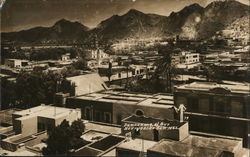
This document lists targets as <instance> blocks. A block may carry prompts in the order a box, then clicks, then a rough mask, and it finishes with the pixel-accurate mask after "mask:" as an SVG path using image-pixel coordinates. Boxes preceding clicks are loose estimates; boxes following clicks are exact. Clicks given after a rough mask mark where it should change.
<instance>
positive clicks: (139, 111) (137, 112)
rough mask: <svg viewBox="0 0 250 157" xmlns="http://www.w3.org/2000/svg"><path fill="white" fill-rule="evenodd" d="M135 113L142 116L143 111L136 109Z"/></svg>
mask: <svg viewBox="0 0 250 157" xmlns="http://www.w3.org/2000/svg"><path fill="white" fill-rule="evenodd" d="M135 114H136V115H137V116H143V115H144V112H143V111H142V110H136V112H135Z"/></svg>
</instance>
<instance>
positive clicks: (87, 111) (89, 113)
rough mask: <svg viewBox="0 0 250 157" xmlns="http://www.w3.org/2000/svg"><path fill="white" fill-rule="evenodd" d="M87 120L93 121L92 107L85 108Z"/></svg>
mask: <svg viewBox="0 0 250 157" xmlns="http://www.w3.org/2000/svg"><path fill="white" fill-rule="evenodd" d="M85 118H86V119H87V120H92V115H91V109H90V107H86V108H85Z"/></svg>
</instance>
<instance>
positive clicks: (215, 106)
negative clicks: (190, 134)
mask: <svg viewBox="0 0 250 157" xmlns="http://www.w3.org/2000/svg"><path fill="white" fill-rule="evenodd" d="M249 89H250V84H244V83H238V84H232V83H221V84H218V83H213V82H194V83H191V84H184V85H179V86H176V88H175V91H174V102H175V105H176V106H178V105H180V104H184V105H185V106H186V108H187V112H185V114H186V115H187V116H189V124H190V129H191V130H192V131H199V132H207V133H213V134H220V135H226V136H235V137H241V138H244V147H249V146H250V138H249V135H250V129H249V128H250V90H249Z"/></svg>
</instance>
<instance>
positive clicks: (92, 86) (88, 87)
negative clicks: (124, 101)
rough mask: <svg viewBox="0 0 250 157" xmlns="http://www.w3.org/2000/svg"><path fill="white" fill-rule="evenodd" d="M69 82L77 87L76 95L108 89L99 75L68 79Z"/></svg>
mask: <svg viewBox="0 0 250 157" xmlns="http://www.w3.org/2000/svg"><path fill="white" fill-rule="evenodd" d="M67 80H69V81H72V83H74V84H75V85H76V89H75V90H76V95H84V94H88V93H92V92H97V91H101V90H106V89H108V87H107V86H106V84H105V83H104V81H103V80H102V79H101V77H100V75H99V74H97V73H91V74H84V75H79V76H74V77H68V78H67Z"/></svg>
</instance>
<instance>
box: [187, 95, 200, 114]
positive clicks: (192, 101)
mask: <svg viewBox="0 0 250 157" xmlns="http://www.w3.org/2000/svg"><path fill="white" fill-rule="evenodd" d="M187 109H188V110H189V111H192V112H197V111H199V100H198V98H197V97H193V96H192V97H189V98H188V107H187Z"/></svg>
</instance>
